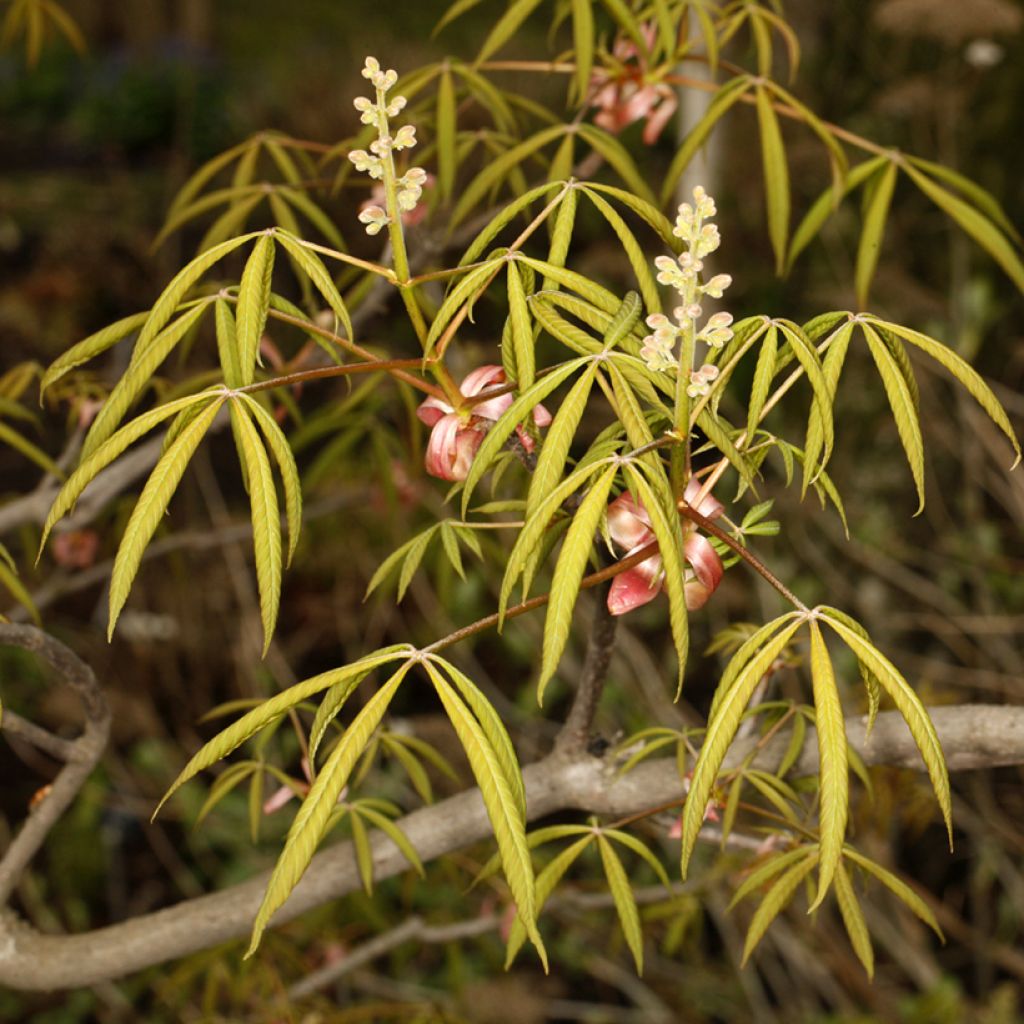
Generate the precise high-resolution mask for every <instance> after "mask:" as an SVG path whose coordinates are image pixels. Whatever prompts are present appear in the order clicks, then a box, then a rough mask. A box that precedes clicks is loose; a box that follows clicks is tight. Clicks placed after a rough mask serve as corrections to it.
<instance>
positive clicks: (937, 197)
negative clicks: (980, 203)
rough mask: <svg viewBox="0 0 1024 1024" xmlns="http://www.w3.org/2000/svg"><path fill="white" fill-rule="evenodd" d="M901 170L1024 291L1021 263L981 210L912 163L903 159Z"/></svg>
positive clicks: (1022, 264) (1000, 233)
mask: <svg viewBox="0 0 1024 1024" xmlns="http://www.w3.org/2000/svg"><path fill="white" fill-rule="evenodd" d="M903 170H904V172H905V173H906V174H907V176H908V177H909V178H910V179H911V181H913V182H914V184H915V185H917V187H918V188H919V189H920V190H921V191H922V192H923V193H924V194H925V195H926V196H927V197H928V198H929V199H930V200H931V201H932V202H933V203H935V205H936V206H937V207H939V209H940V210H942V211H943V212H944V213H946V214H947V215H948V216H949V217H951V218H952V219H953V220H954V221H956V223H957V224H959V225H960V227H961V228H962V229H963V230H964V231H966V232H967V234H969V235H970V236H971V238H973V239H974V240H975V241H976V242H977V243H978V245H980V246H981V247H982V248H983V249H984V250H985V251H986V252H987V253H988V254H989V255H990V256H991V257H992V258H993V259H994V260H995V261H996V263H998V264H999V265H1000V266H1001V267H1002V268H1003V270H1004V271H1005V272H1006V274H1007V276H1008V277H1009V278H1010V280H1012V281H1013V283H1014V284H1015V285H1016V286H1017V287H1018V288H1019V289H1020V290H1021V291H1024V263H1022V262H1021V258H1020V256H1018V255H1017V253H1016V252H1015V251H1014V248H1013V245H1012V244H1011V243H1010V242H1009V241H1008V240H1007V239H1006V236H1005V235H1004V234H1003V233H1002V231H1001V230H1000V229H999V227H998V226H997V225H996V224H994V223H993V222H992V221H991V220H990V219H989V217H987V216H986V215H985V214H984V213H981V212H979V211H978V210H977V209H975V208H974V207H973V206H971V205H970V204H969V203H966V202H964V200H962V199H961V198H960V197H959V196H955V195H954V194H953V193H952V192H949V191H947V190H946V189H944V188H943V187H942V186H941V185H937V184H936V183H935V182H934V181H932V180H931V178H929V177H928V176H927V175H925V174H922V173H921V172H920V171H919V170H917V169H916V168H915V167H914V166H913V165H912V164H910V163H907V162H905V163H904V164H903Z"/></svg>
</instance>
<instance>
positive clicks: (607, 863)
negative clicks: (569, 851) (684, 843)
mask: <svg viewBox="0 0 1024 1024" xmlns="http://www.w3.org/2000/svg"><path fill="white" fill-rule="evenodd" d="M597 848H598V850H599V851H600V853H601V864H602V866H603V867H604V875H605V878H606V879H607V880H608V888H609V890H610V891H611V894H612V900H613V901H614V903H615V911H616V913H617V914H618V915H619V924H620V925H621V926H622V934H623V935H624V936H625V937H626V945H627V946H629V951H630V952H631V953H632V954H633V962H634V963H635V964H636V972H637V974H643V973H644V939H643V932H642V930H641V928H640V914H639V912H638V911H637V908H636V897H634V895H633V890H632V888H631V887H630V884H629V877H628V876H627V875H626V869H625V868H624V867H623V866H622V861H621V860H619V855H618V854H617V853H616V852H615V848H614V847H613V846H612V844H611V843H610V842H609V841H608V839H607V838H605V836H604V835H601V834H598V837H597Z"/></svg>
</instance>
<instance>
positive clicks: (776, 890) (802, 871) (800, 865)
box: [742, 850, 817, 964]
mask: <svg viewBox="0 0 1024 1024" xmlns="http://www.w3.org/2000/svg"><path fill="white" fill-rule="evenodd" d="M816 860H817V850H811V851H810V852H809V853H807V855H806V856H805V857H804V859H803V860H798V861H797V862H796V863H795V864H793V865H792V866H791V867H789V868H788V869H787V870H786V871H785V872H784V873H783V874H782V875H781V876H780V877H779V879H778V880H777V881H776V883H775V884H774V885H773V886H772V887H771V889H769V890H768V893H767V895H766V896H765V898H764V899H763V900H762V901H761V905H760V906H759V907H758V908H757V910H756V911H755V912H754V916H753V917H752V918H751V920H750V926H749V927H748V928H747V937H746V939H745V940H744V943H743V960H742V963H743V964H745V963H746V962H747V960H748V959H750V954H751V953H753V951H754V949H755V947H756V946H757V944H758V943H759V942H760V941H761V939H762V938H763V937H764V933H765V932H766V931H767V930H768V926H769V925H770V924H771V923H772V921H774V920H775V918H776V917H778V916H779V914H780V912H781V911H782V910H783V909H785V907H786V905H787V904H788V903H789V901H790V900H791V899H792V898H793V896H794V894H795V893H796V890H797V889H798V888H799V886H800V883H801V882H802V881H803V880H804V879H805V878H806V877H807V876H808V875H809V874H810V873H811V872H812V871H813V870H814V864H815V861H816Z"/></svg>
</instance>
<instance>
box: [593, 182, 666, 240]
mask: <svg viewBox="0 0 1024 1024" xmlns="http://www.w3.org/2000/svg"><path fill="white" fill-rule="evenodd" d="M580 188H581V189H583V191H585V192H602V193H604V195H607V196H611V197H612V198H613V199H615V200H617V201H618V202H620V203H622V205H623V206H625V207H626V208H627V209H629V210H631V211H632V212H633V213H635V214H636V215H637V216H638V217H640V218H642V219H643V220H645V221H646V222H647V223H648V224H649V225H650V226H651V227H652V228H653V229H654V230H655V231H656V232H657V234H658V238H659V239H661V241H662V242H664V243H665V245H667V246H668V247H669V248H670V249H671V250H672V251H673V252H674V253H676V254H677V255H678V254H679V253H680V252H682V251H683V248H684V247H685V246H686V242H684V241H683V239H681V238H680V237H679V236H678V235H676V234H674V233H673V224H672V221H670V220H669V219H668V217H666V216H665V214H663V213H662V212H661V210H659V209H658V208H657V207H656V206H655V205H654V204H653V203H649V202H647V200H645V199H641V198H640V197H639V196H635V195H633V193H632V192H627V191H625V190H624V189H621V188H616V187H615V186H614V185H604V184H600V183H598V182H596V181H587V182H583V183H581V185H580Z"/></svg>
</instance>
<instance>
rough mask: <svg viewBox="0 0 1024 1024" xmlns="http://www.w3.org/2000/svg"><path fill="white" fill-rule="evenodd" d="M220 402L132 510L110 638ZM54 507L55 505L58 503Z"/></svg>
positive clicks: (113, 582)
mask: <svg viewBox="0 0 1024 1024" xmlns="http://www.w3.org/2000/svg"><path fill="white" fill-rule="evenodd" d="M221 405H223V399H222V398H218V399H215V400H214V401H212V402H211V403H210V404H209V405H208V406H207V407H206V408H205V409H204V410H203V412H202V413H201V414H200V415H199V416H197V417H196V418H195V420H193V421H192V422H191V423H190V424H189V425H188V426H187V427H186V428H185V429H184V430H183V431H182V432H181V434H180V436H179V437H178V439H177V440H176V441H175V442H174V444H172V445H171V446H170V448H168V449H167V451H166V452H165V453H164V454H163V455H162V456H161V458H160V461H159V462H158V463H157V464H156V465H155V466H154V467H153V472H152V473H151V474H150V476H149V479H148V480H147V481H146V486H145V487H144V488H143V489H142V494H140V495H139V500H138V501H137V502H136V504H135V508H134V509H133V510H132V514H131V517H130V518H129V520H128V525H127V526H126V527H125V531H124V535H123V536H122V537H121V545H120V547H118V549H117V557H116V558H115V559H114V569H113V572H112V573H111V576H110V616H109V625H108V627H107V639H108V640H109V639H111V637H113V635H114V627H115V626H116V625H117V619H118V616H119V615H120V614H121V609H122V608H123V607H124V603H125V601H127V600H128V592H129V590H130V589H131V585H132V582H133V581H134V579H135V576H136V573H138V571H139V564H140V563H141V561H142V554H143V552H144V551H145V550H146V545H148V544H149V541H150V538H151V537H152V536H153V533H154V531H155V530H156V528H157V526H159V525H160V520H161V519H162V518H163V515H164V512H165V511H166V510H167V505H168V503H169V502H170V500H171V495H172V494H174V492H175V490H177V487H178V483H179V482H180V480H181V476H182V474H183V473H184V472H185V467H186V466H187V465H188V462H189V459H191V458H192V456H193V455H194V454H195V450H196V448H198V447H199V442H200V441H202V439H203V437H204V435H205V434H206V431H207V430H208V429H209V427H210V424H211V423H212V422H213V418H214V417H215V416H216V415H217V413H218V411H219V410H220V407H221ZM70 483H71V481H70V480H69V481H68V484H69V485H70ZM58 499H59V496H58ZM54 507H56V503H55V504H54ZM51 514H52V510H51Z"/></svg>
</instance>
